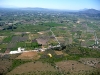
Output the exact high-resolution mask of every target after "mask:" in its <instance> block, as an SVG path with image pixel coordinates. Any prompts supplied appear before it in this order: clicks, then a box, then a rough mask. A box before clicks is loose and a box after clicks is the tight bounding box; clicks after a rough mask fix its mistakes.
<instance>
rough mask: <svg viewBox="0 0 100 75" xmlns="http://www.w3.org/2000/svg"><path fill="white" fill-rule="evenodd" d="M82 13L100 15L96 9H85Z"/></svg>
mask: <svg viewBox="0 0 100 75" xmlns="http://www.w3.org/2000/svg"><path fill="white" fill-rule="evenodd" d="M79 12H80V13H89V14H98V13H100V11H99V10H96V9H85V10H84V9H83V10H81V11H79Z"/></svg>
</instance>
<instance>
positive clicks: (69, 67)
mask: <svg viewBox="0 0 100 75" xmlns="http://www.w3.org/2000/svg"><path fill="white" fill-rule="evenodd" d="M56 65H57V66H58V68H59V69H60V70H61V71H65V72H70V73H71V74H73V73H76V74H77V73H84V72H85V71H91V70H93V67H90V66H87V65H84V64H82V63H80V62H77V61H72V60H69V61H61V62H57V63H56Z"/></svg>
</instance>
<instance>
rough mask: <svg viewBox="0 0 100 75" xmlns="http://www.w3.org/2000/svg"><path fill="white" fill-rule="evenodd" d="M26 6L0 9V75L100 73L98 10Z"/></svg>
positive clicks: (95, 74)
mask: <svg viewBox="0 0 100 75" xmlns="http://www.w3.org/2000/svg"><path fill="white" fill-rule="evenodd" d="M26 10H27V9H26ZM26 10H21V9H19V10H15V9H9V11H8V10H6V9H2V11H0V75H100V71H99V69H100V20H98V19H100V16H98V15H99V14H96V13H95V14H91V15H90V14H87V13H84V12H66V11H34V10H28V11H26ZM4 15H5V16H4ZM19 47H21V48H25V51H24V52H22V53H18V54H9V52H10V51H16V50H18V48H19ZM42 50H44V51H42ZM36 51H37V52H36Z"/></svg>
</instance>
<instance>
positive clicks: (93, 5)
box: [0, 0, 100, 10]
mask: <svg viewBox="0 0 100 75" xmlns="http://www.w3.org/2000/svg"><path fill="white" fill-rule="evenodd" d="M99 4H100V0H0V7H4V8H27V7H29V8H35V7H38V8H48V9H61V10H81V9H85V8H87V9H97V10H100V5H99Z"/></svg>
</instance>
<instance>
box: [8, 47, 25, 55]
mask: <svg viewBox="0 0 100 75" xmlns="http://www.w3.org/2000/svg"><path fill="white" fill-rule="evenodd" d="M24 50H25V48H21V47H18V50H17V51H10V53H9V54H17V53H22V52H23V51H24Z"/></svg>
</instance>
